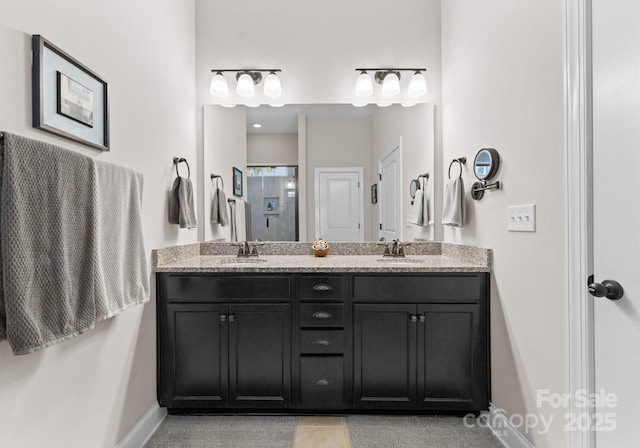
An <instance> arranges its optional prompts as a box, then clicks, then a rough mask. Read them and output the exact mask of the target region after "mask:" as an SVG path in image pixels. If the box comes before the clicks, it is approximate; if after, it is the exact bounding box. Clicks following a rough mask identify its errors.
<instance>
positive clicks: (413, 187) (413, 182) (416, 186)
mask: <svg viewBox="0 0 640 448" xmlns="http://www.w3.org/2000/svg"><path fill="white" fill-rule="evenodd" d="M419 189H420V183H419V182H418V179H412V180H411V183H410V184H409V194H411V198H415V197H416V191H418V190H419Z"/></svg>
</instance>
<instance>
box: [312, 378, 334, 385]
mask: <svg viewBox="0 0 640 448" xmlns="http://www.w3.org/2000/svg"><path fill="white" fill-rule="evenodd" d="M311 382H312V383H313V384H315V385H316V386H328V385H329V384H331V380H329V379H327V378H318V379H315V380H313V381H311Z"/></svg>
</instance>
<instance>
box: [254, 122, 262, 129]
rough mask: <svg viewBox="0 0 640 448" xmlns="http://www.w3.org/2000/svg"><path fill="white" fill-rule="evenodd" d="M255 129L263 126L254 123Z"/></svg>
mask: <svg viewBox="0 0 640 448" xmlns="http://www.w3.org/2000/svg"><path fill="white" fill-rule="evenodd" d="M253 127H254V128H256V129H260V128H261V127H262V125H261V124H260V123H253Z"/></svg>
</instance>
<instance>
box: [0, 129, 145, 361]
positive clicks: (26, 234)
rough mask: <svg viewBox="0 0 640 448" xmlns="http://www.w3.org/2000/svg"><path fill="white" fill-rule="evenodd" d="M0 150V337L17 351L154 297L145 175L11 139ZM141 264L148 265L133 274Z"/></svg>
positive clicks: (78, 330)
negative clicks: (143, 214)
mask: <svg viewBox="0 0 640 448" xmlns="http://www.w3.org/2000/svg"><path fill="white" fill-rule="evenodd" d="M0 153H2V159H1V160H0V161H1V162H2V166H1V167H0V168H1V169H0V171H1V172H2V184H1V189H0V212H1V213H0V230H1V232H0V245H1V250H0V252H1V256H0V259H1V260H2V266H1V267H2V278H3V284H2V289H0V339H3V338H6V339H8V340H9V343H10V345H11V348H12V350H13V352H14V354H16V355H18V354H25V353H29V352H32V351H34V350H37V349H40V348H44V347H47V346H49V345H51V344H54V343H56V342H59V341H62V340H65V339H68V338H70V337H73V336H75V335H77V334H79V333H82V332H83V331H85V330H88V329H90V328H92V327H93V326H94V323H95V322H96V320H97V319H98V318H105V317H107V314H109V315H113V314H115V313H116V312H117V311H118V308H121V309H122V308H124V307H126V306H130V305H131V304H134V303H139V302H141V301H146V300H148V291H149V285H148V282H149V278H148V274H147V272H146V269H147V268H146V257H144V250H143V249H141V248H142V247H143V242H142V226H141V221H140V219H139V218H140V204H141V197H140V195H141V190H140V187H141V182H142V178H141V176H140V175H135V177H134V178H133V179H131V178H130V177H129V176H128V174H130V173H131V172H130V171H127V174H125V173H118V175H113V174H114V173H116V172H117V171H118V170H119V168H117V167H115V166H113V165H109V164H105V165H108V166H104V167H103V166H101V165H100V164H102V163H104V162H96V161H95V160H94V159H92V158H91V157H87V156H84V155H82V154H79V153H77V152H74V151H68V150H65V149H63V148H59V147H57V146H54V145H50V144H47V143H43V142H39V141H36V140H31V139H26V138H23V137H19V136H15V135H12V134H7V133H5V137H4V145H0ZM123 179H129V180H130V181H131V183H127V182H128V181H126V180H125V181H124V182H123V181H122V180H123ZM109 181H112V182H115V185H113V184H111V182H109ZM123 184H124V185H123ZM134 186H135V187H134ZM114 190H115V191H114ZM111 201H116V202H117V204H115V203H112V202H111ZM114 215H119V216H114ZM111 226H113V227H111ZM102 251H104V252H102ZM129 254H131V255H132V257H134V256H135V257H136V258H137V259H136V260H133V259H128V258H129ZM138 257H141V258H138ZM123 260H127V262H126V265H125V266H122V265H121V263H124V261H123ZM137 263H144V264H145V267H144V268H143V269H141V268H138V269H134V271H133V272H132V273H129V272H127V270H128V269H130V268H131V266H132V265H134V264H135V265H136V266H140V265H138V264H137ZM130 285H134V286H133V287H131V286H130ZM117 290H121V291H126V292H123V294H122V295H121V296H120V297H114V295H113V294H114V291H117ZM107 310H108V311H107Z"/></svg>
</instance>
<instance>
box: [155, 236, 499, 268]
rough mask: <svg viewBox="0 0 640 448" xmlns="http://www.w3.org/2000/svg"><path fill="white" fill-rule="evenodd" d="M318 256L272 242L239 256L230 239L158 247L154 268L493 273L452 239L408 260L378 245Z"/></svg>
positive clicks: (342, 247) (336, 247)
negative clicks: (388, 253)
mask: <svg viewBox="0 0 640 448" xmlns="http://www.w3.org/2000/svg"><path fill="white" fill-rule="evenodd" d="M330 246H331V250H332V252H330V253H329V255H328V256H326V257H314V256H313V255H311V254H310V253H308V252H309V247H310V245H309V244H308V243H269V247H268V249H267V248H263V247H261V248H259V252H261V255H260V256H259V257H258V258H248V259H246V258H238V257H236V255H233V254H235V253H236V251H237V248H235V247H233V246H231V245H230V244H228V243H195V244H189V245H186V246H174V247H170V248H166V249H158V250H154V253H153V261H154V270H155V272H249V273H256V272H301V273H305V272H306V273H309V272H490V271H491V261H492V252H491V250H489V249H481V248H477V247H472V246H463V245H456V244H449V243H438V242H424V243H413V244H412V246H410V249H409V248H407V256H406V257H405V258H384V259H383V257H382V255H381V248H379V247H377V245H375V243H333V244H331V245H330Z"/></svg>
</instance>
